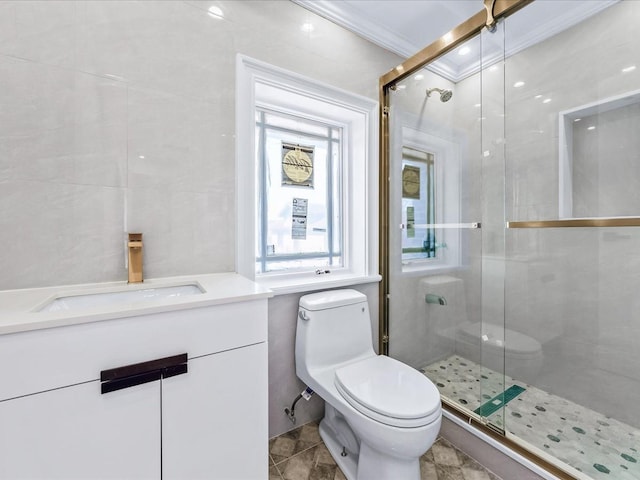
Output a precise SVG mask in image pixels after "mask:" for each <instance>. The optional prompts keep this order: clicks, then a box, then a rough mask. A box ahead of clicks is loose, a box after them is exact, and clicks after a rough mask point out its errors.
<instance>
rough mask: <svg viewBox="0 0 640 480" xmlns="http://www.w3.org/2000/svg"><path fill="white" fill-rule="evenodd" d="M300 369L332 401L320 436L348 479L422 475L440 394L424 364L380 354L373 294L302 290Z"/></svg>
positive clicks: (437, 420)
mask: <svg viewBox="0 0 640 480" xmlns="http://www.w3.org/2000/svg"><path fill="white" fill-rule="evenodd" d="M295 358H296V374H297V375H298V377H299V378H300V379H301V380H302V381H303V382H304V383H306V384H307V385H308V386H309V387H310V388H311V389H313V390H314V391H315V392H316V393H317V394H318V395H319V396H320V397H322V399H323V400H324V401H325V415H324V418H323V419H322V421H321V422H320V436H321V437H322V439H323V440H324V443H325V445H326V446H327V448H328V449H329V452H330V453H331V455H332V457H333V458H334V460H335V461H336V463H337V464H338V466H339V467H340V469H341V470H342V472H343V473H344V474H345V476H346V478H347V480H398V479H402V480H419V479H420V463H419V458H420V456H421V455H422V454H423V453H425V452H426V451H427V450H428V449H429V448H430V447H431V445H433V442H434V441H435V440H436V438H437V436H438V432H439V431H440V422H441V417H442V411H441V406H440V394H439V393H438V390H437V388H436V387H435V386H434V385H433V384H432V383H431V381H430V380H429V379H428V378H427V377H425V376H424V375H423V374H421V373H420V372H418V371H417V370H415V369H413V368H411V367H409V366H408V365H406V364H404V363H402V362H399V361H397V360H394V359H393V358H390V357H387V356H383V355H376V353H375V352H374V350H373V345H372V335H371V321H370V317H369V307H368V304H367V297H366V296H365V295H363V294H362V293H360V292H358V291H356V290H349V289H344V290H332V291H327V292H321V293H314V294H310V295H305V296H303V297H302V298H300V308H299V310H298V320H297V331H296V346H295Z"/></svg>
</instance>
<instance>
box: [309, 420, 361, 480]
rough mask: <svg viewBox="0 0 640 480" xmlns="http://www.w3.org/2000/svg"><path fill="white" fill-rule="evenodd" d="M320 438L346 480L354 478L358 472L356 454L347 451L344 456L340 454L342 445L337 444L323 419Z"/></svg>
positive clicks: (354, 479)
mask: <svg viewBox="0 0 640 480" xmlns="http://www.w3.org/2000/svg"><path fill="white" fill-rule="evenodd" d="M318 430H319V431H320V438H322V441H323V442H324V444H325V446H326V447H327V450H329V453H330V454H331V456H332V457H333V460H334V461H335V462H336V464H337V465H338V467H340V470H342V473H344V476H345V477H346V478H347V480H356V478H357V477H356V475H357V472H358V454H353V453H347V455H346V456H344V457H343V456H342V451H343V450H342V445H340V444H339V442H338V440H337V439H336V437H335V436H333V435H332V434H331V431H330V429H328V428H327V425H326V421H325V420H324V419H323V420H322V421H321V422H320V427H319V429H318Z"/></svg>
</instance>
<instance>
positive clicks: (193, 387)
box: [162, 343, 268, 480]
mask: <svg viewBox="0 0 640 480" xmlns="http://www.w3.org/2000/svg"><path fill="white" fill-rule="evenodd" d="M267 388H268V385H267V344H266V343H260V344H257V345H252V346H248V347H243V348H238V349H235V350H229V351H226V352H222V353H217V354H213V355H206V356H203V357H199V358H195V359H190V360H189V372H188V373H187V374H186V375H180V376H178V377H173V378H167V379H164V380H162V472H163V479H164V480H174V479H175V480H192V479H225V480H232V479H238V480H252V479H260V480H264V479H266V478H267V477H268V474H267V470H268V427H267V422H268V418H267V415H268V413H267Z"/></svg>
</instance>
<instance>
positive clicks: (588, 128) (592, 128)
mask: <svg viewBox="0 0 640 480" xmlns="http://www.w3.org/2000/svg"><path fill="white" fill-rule="evenodd" d="M595 129H596V127H595V126H593V125H591V126H590V127H587V130H595Z"/></svg>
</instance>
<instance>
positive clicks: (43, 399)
mask: <svg viewBox="0 0 640 480" xmlns="http://www.w3.org/2000/svg"><path fill="white" fill-rule="evenodd" d="M160 449H161V447H160V382H159V381H156V382H153V383H147V384H144V385H138V386H135V387H131V388H127V389H125V390H119V391H116V392H111V393H108V394H105V395H101V394H100V382H98V381H94V382H88V383H84V384H80V385H75V386H71V387H65V388H60V389H57V390H50V391H47V392H43V393H38V394H34V395H29V396H26V397H21V398H16V399H12V400H5V401H3V402H0V479H11V480H14V479H48V480H49V479H65V480H70V479H82V480H89V479H120V480H121V479H125V478H126V479H127V480H130V479H154V480H157V479H159V478H160V453H161V451H160Z"/></svg>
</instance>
